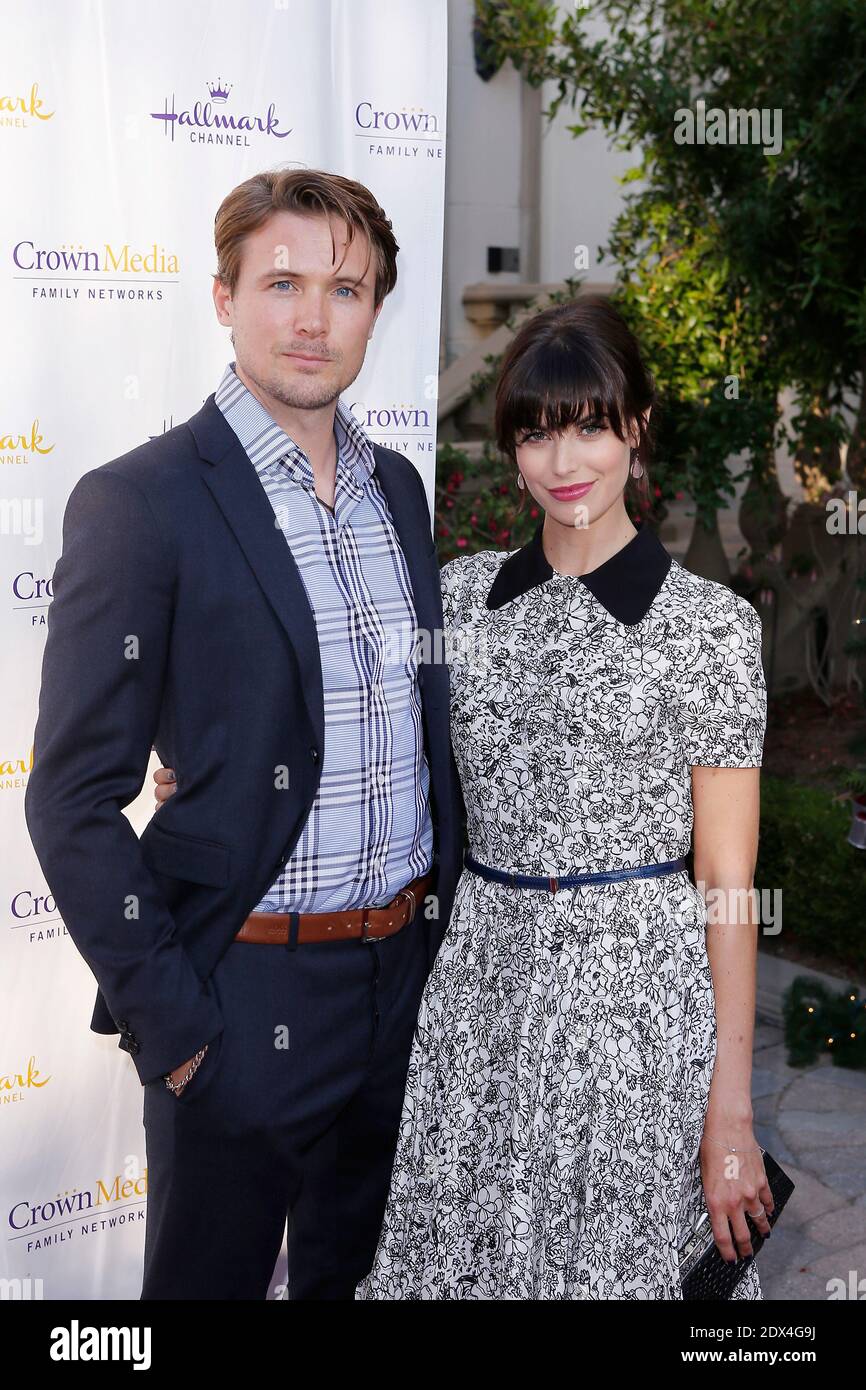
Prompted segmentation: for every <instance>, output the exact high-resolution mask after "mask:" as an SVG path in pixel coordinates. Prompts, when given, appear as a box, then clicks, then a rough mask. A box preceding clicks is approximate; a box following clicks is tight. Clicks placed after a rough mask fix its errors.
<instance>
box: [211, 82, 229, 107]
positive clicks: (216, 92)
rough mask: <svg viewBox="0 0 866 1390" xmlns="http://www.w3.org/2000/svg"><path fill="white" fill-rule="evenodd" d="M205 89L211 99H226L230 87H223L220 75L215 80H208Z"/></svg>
mask: <svg viewBox="0 0 866 1390" xmlns="http://www.w3.org/2000/svg"><path fill="white" fill-rule="evenodd" d="M207 89H208V91H209V92H210V96H211V101H220V102H222V101H228V97H229V92H230V91H231V87H224V86H223V85H222V78H221V77H218V78H217V80H216V82H209V83H208V84H207Z"/></svg>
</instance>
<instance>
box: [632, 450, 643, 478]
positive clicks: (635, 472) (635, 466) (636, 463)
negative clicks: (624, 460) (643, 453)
mask: <svg viewBox="0 0 866 1390" xmlns="http://www.w3.org/2000/svg"><path fill="white" fill-rule="evenodd" d="M631 476H632V477H633V478H642V477H643V464H642V463H641V461H640V454H639V453H637V451H635V455H634V458H633V459H632V462H631Z"/></svg>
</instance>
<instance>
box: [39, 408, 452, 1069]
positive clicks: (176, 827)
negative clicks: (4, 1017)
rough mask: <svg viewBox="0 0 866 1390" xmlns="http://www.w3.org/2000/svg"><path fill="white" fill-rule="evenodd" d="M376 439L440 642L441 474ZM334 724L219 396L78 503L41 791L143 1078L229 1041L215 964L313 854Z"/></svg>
mask: <svg viewBox="0 0 866 1390" xmlns="http://www.w3.org/2000/svg"><path fill="white" fill-rule="evenodd" d="M373 452H374V455H375V463H376V468H375V472H376V477H377V478H378V480H379V483H380V484H381V486H382V490H383V492H384V494H385V497H386V499H387V502H388V507H389V510H390V512H391V516H392V517H393V520H394V525H395V527H396V530H397V534H398V536H399V539H400V543H401V546H402V548H403V551H404V554H405V556H406V563H407V566H408V569H409V575H410V578H411V582H412V587H413V591H414V596H415V607H416V611H417V618H418V625H419V628H420V629H422V630H426V631H428V632H431V633H433V632H435V631H436V630H437V629H441V627H442V606H441V598H440V588H439V564H438V561H437V558H436V549H435V545H434V542H433V540H432V537H431V528H430V513H429V508H428V506H427V498H426V493H425V490H424V486H423V483H422V482H421V479H420V477H419V475H418V472H417V471H416V469H415V468H414V467H413V465H412V464H411V463H410V462H409V461H408V460H407V459H406V458H404V457H403V455H401V454H398V453H395V452H394V451H393V450H390V449H384V448H381V447H380V446H379V445H374V449H373ZM429 650H431V651H432V653H433V656H434V659H433V660H431V661H429V662H427V663H423V662H422V664H421V665H420V667H419V683H420V695H421V700H422V706H423V723H424V745H425V751H426V754H427V757H428V760H429V765H430V803H431V812H432V816H433V827H434V845H433V853H434V861H433V869H434V875H435V877H434V882H433V885H432V889H431V892H433V893H435V894H436V896H437V898H438V917H432V916H431V917H429V918H428V917H427V916H426V915H425V914H424V910H423V905H420V904H419V913H418V916H419V921H423V927H422V930H424V931H425V932H426V933H427V937H428V940H427V946H428V963H429V965H431V966H432V963H433V960H434V958H435V955H436V951H437V950H438V948H439V945H440V944H441V940H442V937H443V935H444V932H445V929H446V927H447V924H448V917H449V914H450V911H451V904H452V901H453V897H454V890H455V886H456V882H457V878H458V876H459V873H460V870H461V867H462V859H463V827H462V817H463V814H464V813H463V810H462V801H461V798H460V790H459V783H458V778H457V770H456V767H455V764H454V758H453V754H452V751H451V740H450V727H449V725H450V711H449V680H448V668H447V666H446V665H445V664H443V663H442V662H441V661H440V662H438V663H436V662H435V655H436V653H437V651H438V650H439V643H438V642H433V643H432V646H431V647H430V648H429ZM324 737H325V735H324V701H323V692H322V672H321V664H320V659H319V646H318V638H317V633H316V625H315V619H314V617H313V613H312V610H311V608H310V605H309V601H308V599H307V595H306V591H305V589H304V586H303V581H302V580H301V576H300V574H299V572H298V569H297V566H296V564H295V561H294V559H293V557H292V553H291V551H290V549H289V547H288V545H287V544H286V541H285V537H284V536H283V533H282V531H281V530H280V529H279V528H278V527H277V526H276V525H275V518H274V512H273V508H272V506H271V503H270V501H269V500H268V497H267V496H266V494H265V491H264V489H263V488H262V485H261V482H260V481H259V478H258V476H257V474H256V472H255V470H254V469H253V467H252V465H251V463H250V461H249V459H248V457H247V455H246V453H245V452H244V450H243V448H242V447H241V445H240V443H239V441H238V439H237V436H236V435H235V433H234V431H233V430H232V429H231V427H230V426H229V425H228V423H227V422H226V420H225V417H224V416H223V414H222V411H221V410H220V409H219V407H218V406H217V405H216V404H215V401H214V397H213V396H212V395H211V396H209V397H208V399H207V400H206V402H205V404H204V405H203V407H202V409H201V410H200V411H198V413H197V414H196V415H193V416H192V418H191V419H190V420H188V421H187V422H186V423H185V424H182V425H178V426H177V427H176V428H174V429H172V430H169V431H168V432H167V433H166V434H164V435H162V436H160V437H158V438H156V439H154V440H151V441H149V442H148V443H146V444H143V445H141V446H140V447H139V448H136V449H133V450H131V451H130V452H129V453H127V454H124V455H122V456H121V457H120V458H117V459H114V460H112V461H111V462H110V463H107V464H105V465H103V466H102V467H100V468H95V469H93V470H92V471H91V472H88V473H85V474H84V476H83V477H82V478H80V479H79V481H78V482H77V483H76V485H75V487H74V488H73V489H72V492H71V493H70V495H69V499H68V502H67V505H66V511H65V514H64V519H63V550H62V554H61V556H60V559H59V560H58V562H57V565H56V568H55V572H54V598H53V602H52V603H51V606H50V608H49V610H48V633H47V637H46V642H45V652H44V657H43V663H42V684H41V689H40V695H39V710H38V718H37V723H36V730H35V735H34V759H33V769H32V771H31V773H30V777H29V780H28V784H27V789H26V793H25V802H24V806H25V816H26V820H27V827H28V830H29V833H30V837H31V839H32V841H33V845H34V848H35V850H36V854H37V857H38V859H39V863H40V865H41V867H42V870H43V872H44V874H45V878H46V881H47V883H48V885H49V887H50V889H51V892H52V894H53V896H54V898H55V901H56V903H57V906H58V909H59V911H60V913H61V915H62V917H63V919H64V922H65V924H66V927H67V930H68V931H69V934H70V936H71V937H72V939H73V941H74V942H75V945H76V946H77V947H78V949H79V951H80V952H81V954H82V955H83V957H84V959H85V960H86V961H87V963H88V965H89V966H90V968H91V970H92V971H93V974H94V975H95V977H96V981H97V984H98V986H99V989H98V992H97V996H96V1004H95V1007H94V1010H93V1017H92V1020H91V1024H90V1026H91V1028H92V1029H93V1030H94V1031H95V1032H99V1033H116V1032H119V1033H120V1034H121V1037H120V1041H119V1043H118V1046H119V1047H121V1048H123V1049H124V1050H125V1051H127V1052H129V1053H130V1055H131V1056H132V1058H133V1061H134V1063H135V1066H136V1069H137V1071H138V1075H139V1078H140V1080H141V1082H142V1084H145V1083H146V1082H148V1081H152V1080H154V1079H156V1078H158V1077H160V1076H162V1075H163V1074H164V1073H166V1072H168V1071H170V1070H172V1069H173V1068H174V1067H177V1066H180V1065H181V1064H182V1063H183V1062H184V1061H185V1060H186V1059H187V1058H188V1057H191V1056H192V1055H193V1054H194V1053H195V1052H196V1051H197V1049H198V1048H200V1047H201V1046H203V1044H204V1043H206V1042H208V1041H210V1040H211V1039H213V1038H214V1037H216V1036H217V1034H218V1033H219V1032H220V1031H221V1030H222V1027H223V1020H222V1015H221V1012H220V1009H219V1005H218V1003H217V1001H216V999H215V997H214V996H213V994H212V992H211V989H210V986H209V983H208V979H209V976H210V974H211V972H212V970H213V969H214V966H215V965H216V963H217V961H218V960H219V959H220V957H221V956H222V954H223V953H224V951H225V950H226V949H227V948H228V946H229V944H230V943H231V941H232V940H233V938H234V935H235V933H236V932H237V930H238V928H239V927H240V926H241V924H242V922H243V921H244V919H245V918H246V916H247V915H248V914H249V913H250V911H251V910H252V909H253V907H254V906H255V905H256V903H258V902H259V901H260V899H261V898H262V896H263V895H264V893H265V891H266V889H267V888H268V887H269V886H270V884H271V883H272V882H273V880H274V878H275V877H276V875H277V873H278V872H279V870H280V869H281V867H282V865H283V864H284V863H285V861H286V860H287V859H288V858H289V856H290V855H291V854H292V851H293V849H294V847H295V844H296V842H297V840H298V837H299V836H300V833H301V831H302V829H303V826H304V823H305V821H306V819H307V816H308V814H309V810H310V807H311V805H312V801H313V798H314V796H315V793H316V788H317V786H318V782H319V777H320V775H321V767H322V755H323V751H324ZM152 748H155V749H156V751H157V753H158V755H159V757H160V759H161V761H162V762H163V764H165V765H168V766H171V767H174V768H175V769H176V770H177V779H178V782H177V786H178V789H177V791H176V792H175V794H174V795H173V796H172V797H170V798H169V800H168V801H167V802H165V803H163V804H162V805H161V806H159V807H158V809H157V810H156V811H155V812H154V814H153V817H152V819H151V820H150V822H149V823H148V825H147V826H146V827H145V829H144V832H143V834H142V835H141V837H140V838H139V837H138V836H137V835H136V834H135V832H134V830H133V829H132V827H131V825H130V823H129V821H128V819H127V818H126V816H124V815H123V808H124V807H125V806H128V805H129V804H130V802H132V801H133V800H134V799H135V798H136V797H137V796H138V795H139V793H140V792H141V789H142V786H143V784H144V779H145V777H146V775H147V766H148V762H149V758H150V753H151V749H152ZM281 767H283V768H287V769H288V776H287V777H286V775H285V774H283V775H282V776H280V775H279V773H280V768H281ZM286 782H287V783H288V785H287V786H286V785H285V783H286ZM300 949H303V947H301V948H300ZM372 949H376V948H375V947H374V948H372Z"/></svg>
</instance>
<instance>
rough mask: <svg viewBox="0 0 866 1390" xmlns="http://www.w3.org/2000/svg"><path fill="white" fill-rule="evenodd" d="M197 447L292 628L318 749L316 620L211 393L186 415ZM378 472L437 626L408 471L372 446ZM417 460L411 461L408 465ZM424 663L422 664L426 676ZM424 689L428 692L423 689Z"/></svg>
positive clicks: (430, 569)
mask: <svg viewBox="0 0 866 1390" xmlns="http://www.w3.org/2000/svg"><path fill="white" fill-rule="evenodd" d="M187 423H188V425H189V428H190V429H191V431H192V433H193V436H194V438H195V442H196V447H197V448H198V452H199V454H200V455H201V457H202V459H203V460H205V461H206V462H207V463H208V464H209V465H211V466H210V467H208V468H205V469H203V470H202V477H203V480H204V482H205V485H206V486H207V487H208V489H209V490H210V492H211V493H212V494H213V497H214V500H215V502H216V503H217V506H218V507H219V508H220V510H221V512H222V513H223V516H224V517H225V519H226V522H227V524H228V525H229V527H230V528H231V530H232V531H233V533H234V535H235V537H236V538H237V541H238V544H239V545H240V547H241V549H242V550H243V552H244V555H245V556H246V558H247V561H248V563H249V565H250V568H251V569H252V571H253V573H254V574H255V576H256V578H257V580H258V582H259V584H260V585H261V588H262V591H263V593H264V595H265V597H266V599H267V600H268V602H269V603H270V605H271V607H272V608H273V610H274V612H275V613H276V615H277V617H278V618H279V620H280V622H281V624H282V626H283V628H284V629H285V631H286V634H287V636H288V637H289V640H290V641H291V643H292V647H293V649H294V652H295V656H296V659H297V662H298V666H299V668H300V674H301V689H302V691H303V693H304V699H305V701H306V704H307V710H308V712H309V716H310V721H311V723H312V726H313V730H314V732H315V735H316V740H317V742H318V746H319V747H320V748H322V747H324V738H325V716H324V697H323V690H322V665H321V660H320V657H319V640H318V634H317V631H316V622H315V618H314V617H313V612H312V609H311V608H310V603H309V600H308V598H307V592H306V589H305V588H304V583H303V580H302V579H301V576H300V573H299V571H298V567H297V564H296V563H295V558H294V556H293V555H292V552H291V549H290V548H289V546H288V545H287V544H286V539H285V536H284V535H283V533H282V531H281V530H280V528H279V527H278V526H277V525H276V524H275V518H274V511H273V507H272V506H271V503H270V501H269V499H268V496H267V494H266V492H265V490H264V488H263V487H262V485H261V483H260V481H259V478H258V476H257V474H256V471H255V468H254V467H253V465H252V463H251V462H250V460H249V457H248V456H247V453H246V451H245V449H244V448H243V447H242V445H241V443H240V441H239V439H238V437H237V435H236V434H235V432H234V430H233V429H232V428H231V426H230V425H229V424H228V421H227V420H226V418H225V416H224V415H223V413H222V411H221V410H220V408H219V406H218V405H217V404H216V402H215V400H214V397H213V396H212V395H211V396H209V397H208V399H207V400H206V401H205V403H204V405H203V406H202V408H201V410H200V411H199V412H198V413H197V414H196V415H193V416H192V418H191V419H190V420H189V421H188V422H187ZM373 453H374V457H375V460H376V470H375V471H376V477H377V479H378V481H379V483H380V485H381V487H382V491H383V492H384V494H385V498H386V501H387V503H388V508H389V511H390V512H391V516H392V517H393V520H394V527H395V529H396V532H397V535H398V537H399V540H400V544H401V546H402V549H403V554H404V555H405V557H406V565H407V568H408V570H409V578H410V580H411V583H412V589H413V593H414V596H415V608H416V613H417V618H418V626H419V628H421V629H422V631H426V632H428V633H430V632H432V631H433V630H434V629H435V628H436V627H437V626H440V625H441V620H439V622H438V623H437V621H436V613H435V603H436V596H435V591H434V589H433V583H432V582H431V581H433V578H434V575H436V574H437V572H438V566H437V564H436V563H435V561H431V556H430V552H431V550H432V549H433V542H432V538H431V537H430V536H429V534H428V532H427V529H426V524H425V526H424V528H423V530H420V529H419V525H418V514H417V508H416V507H415V506H414V505H413V500H412V494H411V491H410V484H409V482H408V480H407V479H406V478H405V476H403V470H402V469H400V468H397V467H395V466H394V461H393V460H392V459H390V458H389V456H388V454H387V452H386V451H384V450H382V449H380V448H379V447H378V446H377V445H374V447H373ZM409 466H411V465H409ZM424 671H425V667H424V666H423V665H422V666H421V667H419V676H420V679H421V682H422V685H423V683H424ZM425 693H426V692H425Z"/></svg>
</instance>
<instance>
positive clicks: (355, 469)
mask: <svg viewBox="0 0 866 1390" xmlns="http://www.w3.org/2000/svg"><path fill="white" fill-rule="evenodd" d="M214 400H215V401H216V404H217V405H218V406H219V408H220V410H221V411H222V413H223V415H224V416H225V418H226V420H227V421H228V423H229V425H230V426H231V428H232V429H233V430H234V432H235V434H236V435H237V437H238V439H239V440H240V442H241V445H242V446H243V448H244V450H245V451H246V453H247V454H248V455H249V459H250V462H251V463H252V464H253V466H254V467H255V469H256V470H257V471H258V472H262V470H263V469H266V468H268V467H269V466H270V465H271V464H276V463H285V464H286V466H287V468H288V470H289V472H290V473H291V475H292V476H293V477H294V478H296V479H298V481H300V482H304V483H307V484H308V485H309V486H310V487H312V486H313V470H312V468H311V466H310V461H309V459H308V458H307V455H306V454H305V453H304V451H303V449H301V447H300V445H298V444H296V443H295V441H294V440H293V439H291V438H290V437H289V435H287V434H286V432H285V430H284V429H282V428H281V426H280V425H278V424H277V423H276V421H275V420H273V419H272V418H271V416H270V415H269V414H268V412H267V411H266V410H265V407H264V406H263V405H262V403H261V401H260V400H259V399H258V398H257V397H256V396H254V395H253V393H252V391H249V390H248V389H247V387H246V386H245V385H244V383H243V382H242V381H241V379H240V377H239V376H238V375H237V373H236V372H235V363H234V362H230V363H229V364H228V366H227V367H226V369H225V371H224V372H223V375H222V380H221V381H220V384H219V386H218V387H217V389H216V392H215V394H214ZM334 436H335V438H336V440H337V474H338V476H340V475H341V474H342V476H343V478H344V479H345V480H346V481H347V482H349V481H350V478H353V479H354V481H355V483H356V484H357V488H358V489H361V488H363V487H364V484H365V483H366V482H367V479H368V478H369V477H370V475H371V473H372V472H373V469H374V468H375V466H376V460H375V457H374V455H373V445H372V442H371V440H370V439H368V438H367V435H366V434H365V433H364V431H363V430H362V428H361V426H360V425H359V424H358V421H357V420H356V419H355V417H354V415H353V414H352V412H351V410H349V409H348V407H347V406H345V405H344V404H343V402H342V401H341V400H340V399H339V398H338V399H337V409H336V411H335V413H334Z"/></svg>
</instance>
